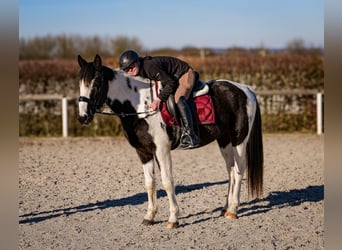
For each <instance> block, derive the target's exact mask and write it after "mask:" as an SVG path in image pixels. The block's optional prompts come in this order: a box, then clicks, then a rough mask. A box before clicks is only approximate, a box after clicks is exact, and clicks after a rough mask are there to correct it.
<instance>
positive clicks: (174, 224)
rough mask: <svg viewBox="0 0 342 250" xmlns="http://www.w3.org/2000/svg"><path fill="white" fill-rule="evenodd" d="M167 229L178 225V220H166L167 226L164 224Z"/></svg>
mask: <svg viewBox="0 0 342 250" xmlns="http://www.w3.org/2000/svg"><path fill="white" fill-rule="evenodd" d="M166 227H167V228H168V229H172V228H177V227H179V222H178V221H177V222H170V221H169V222H168V223H167V226H166Z"/></svg>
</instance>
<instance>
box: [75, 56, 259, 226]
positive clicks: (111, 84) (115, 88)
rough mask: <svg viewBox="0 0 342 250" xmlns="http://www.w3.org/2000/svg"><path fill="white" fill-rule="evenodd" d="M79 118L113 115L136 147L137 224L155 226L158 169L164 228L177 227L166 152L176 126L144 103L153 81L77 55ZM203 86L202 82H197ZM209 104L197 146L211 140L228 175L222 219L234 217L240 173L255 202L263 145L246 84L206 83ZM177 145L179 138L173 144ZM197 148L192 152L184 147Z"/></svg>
mask: <svg viewBox="0 0 342 250" xmlns="http://www.w3.org/2000/svg"><path fill="white" fill-rule="evenodd" d="M78 64H79V66H80V71H79V77H78V78H79V79H78V81H79V87H80V96H79V99H78V109H79V110H78V112H79V113H78V120H79V122H80V123H81V124H83V125H86V124H89V123H91V121H92V120H93V118H94V115H95V114H96V113H105V114H108V112H105V111H104V110H105V108H104V107H106V108H107V110H109V113H112V114H114V115H117V116H118V117H119V118H120V122H121V124H122V128H123V133H124V136H125V137H126V138H127V140H128V142H129V144H130V145H131V146H132V147H134V148H135V150H136V153H137V155H138V157H139V159H140V161H141V164H142V167H143V172H144V177H145V188H146V190H147V196H148V207H147V212H146V214H145V216H144V218H143V221H142V224H144V225H152V224H154V218H155V215H156V213H157V209H158V208H157V190H156V178H155V172H156V171H155V168H156V167H157V168H159V170H160V174H161V182H162V186H163V188H164V189H165V191H166V194H167V197H168V200H169V218H168V222H167V228H177V227H179V220H178V216H179V206H178V203H177V200H176V194H175V182H174V179H173V174H172V159H171V150H173V149H175V148H177V145H178V144H177V139H175V138H177V137H179V136H177V135H179V132H180V128H179V126H177V124H176V125H167V124H166V123H165V121H164V120H163V117H162V113H161V111H160V110H155V111H152V110H150V108H149V104H150V103H151V102H152V99H153V96H156V95H158V89H159V91H160V88H158V87H157V85H158V82H154V81H151V80H149V79H144V78H141V77H132V76H129V75H128V74H127V73H125V72H124V71H122V70H117V69H113V68H112V67H109V66H104V65H102V59H101V57H100V56H99V55H98V54H96V56H95V57H94V60H93V61H92V62H87V61H86V60H85V59H84V58H82V56H80V55H78ZM202 83H203V82H202ZM206 85H207V86H209V90H208V91H209V95H210V97H211V100H212V104H213V108H214V115H215V122H214V123H210V124H200V125H198V126H197V127H198V137H199V143H200V147H203V146H205V145H207V144H209V143H211V142H213V141H215V140H216V142H217V143H218V146H219V149H220V151H221V154H222V156H223V158H224V161H225V165H226V169H227V173H228V179H229V184H228V196H227V199H226V201H225V205H224V206H223V208H222V216H224V217H226V218H228V219H237V218H238V216H237V212H238V207H239V205H240V189H241V183H242V179H243V175H244V173H245V170H246V169H247V178H248V183H247V185H248V197H250V195H251V196H252V197H253V198H255V197H256V198H260V197H261V196H262V189H263V161H264V159H263V142H262V127H261V114H260V108H259V104H258V101H257V98H256V95H255V93H254V92H253V90H252V89H251V87H249V86H248V85H245V84H241V83H236V82H233V81H229V80H222V79H221V80H212V81H209V82H207V83H206ZM178 143H179V140H178ZM187 150H196V149H187Z"/></svg>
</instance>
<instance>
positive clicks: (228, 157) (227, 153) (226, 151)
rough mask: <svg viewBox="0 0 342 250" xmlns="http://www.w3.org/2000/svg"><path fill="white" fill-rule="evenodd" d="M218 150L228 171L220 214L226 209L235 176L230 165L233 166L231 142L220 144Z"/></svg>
mask: <svg viewBox="0 0 342 250" xmlns="http://www.w3.org/2000/svg"><path fill="white" fill-rule="evenodd" d="M220 151H221V154H222V156H223V158H224V161H225V163H226V168H227V173H228V178H229V184H228V192H227V199H226V204H225V205H224V207H223V209H222V215H224V214H225V213H226V211H227V209H228V203H229V197H231V196H232V195H233V194H232V192H233V186H234V183H235V180H234V177H235V176H234V174H232V173H233V172H232V171H231V170H232V167H233V166H234V152H233V147H232V144H228V145H226V146H225V147H221V146H220Z"/></svg>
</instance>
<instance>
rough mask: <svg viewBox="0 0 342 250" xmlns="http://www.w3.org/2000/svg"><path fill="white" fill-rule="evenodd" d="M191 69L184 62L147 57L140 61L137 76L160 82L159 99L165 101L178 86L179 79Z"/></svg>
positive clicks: (168, 58) (174, 59)
mask: <svg viewBox="0 0 342 250" xmlns="http://www.w3.org/2000/svg"><path fill="white" fill-rule="evenodd" d="M190 68H191V67H190V66H189V64H187V63H186V62H184V61H182V60H180V59H178V58H175V57H169V56H154V57H151V56H147V57H143V58H141V59H140V70H139V73H138V75H139V76H142V77H145V78H149V79H151V80H154V81H160V82H161V84H162V86H163V88H162V90H161V92H160V93H159V99H160V100H162V101H166V100H167V98H168V97H169V95H170V94H174V93H175V92H176V90H177V88H178V85H179V82H178V80H179V78H180V77H181V76H182V75H183V74H184V73H186V72H188V70H189V69H190Z"/></svg>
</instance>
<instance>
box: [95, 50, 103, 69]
mask: <svg viewBox="0 0 342 250" xmlns="http://www.w3.org/2000/svg"><path fill="white" fill-rule="evenodd" d="M94 66H95V69H96V70H100V68H101V67H102V60H101V57H100V56H99V55H98V54H96V56H95V58H94Z"/></svg>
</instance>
